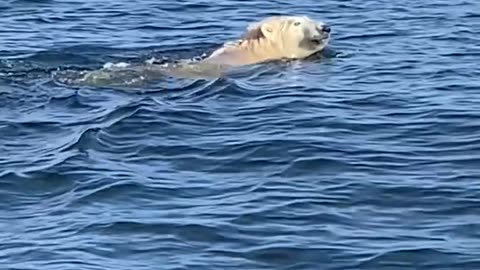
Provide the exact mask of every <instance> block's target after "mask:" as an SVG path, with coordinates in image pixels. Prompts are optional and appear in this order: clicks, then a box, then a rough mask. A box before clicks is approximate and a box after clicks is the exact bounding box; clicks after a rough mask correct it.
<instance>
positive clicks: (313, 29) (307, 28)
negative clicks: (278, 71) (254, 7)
mask: <svg viewBox="0 0 480 270" xmlns="http://www.w3.org/2000/svg"><path fill="white" fill-rule="evenodd" d="M330 31H331V29H330V27H329V26H328V25H327V24H325V23H323V22H316V21H314V20H312V19H310V18H309V17H307V16H272V17H267V18H265V19H263V20H261V21H259V22H257V23H254V24H251V25H249V26H248V27H247V29H246V32H245V33H243V35H242V36H241V37H240V39H239V40H238V41H236V42H233V43H226V44H225V45H224V46H223V47H222V48H220V49H217V50H216V51H214V52H213V53H212V54H211V55H210V56H208V57H207V58H206V59H204V60H202V61H201V62H203V63H209V64H219V65H227V66H241V65H249V64H257V63H262V62H266V61H271V60H281V59H302V58H306V57H308V56H311V55H312V54H315V53H317V52H319V51H321V50H323V49H324V48H325V47H326V46H327V44H328V41H329V38H330Z"/></svg>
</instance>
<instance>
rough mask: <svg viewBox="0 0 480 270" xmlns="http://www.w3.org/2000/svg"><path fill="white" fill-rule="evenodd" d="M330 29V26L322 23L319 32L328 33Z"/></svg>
mask: <svg viewBox="0 0 480 270" xmlns="http://www.w3.org/2000/svg"><path fill="white" fill-rule="evenodd" d="M331 31H332V28H330V26H329V25H327V24H324V25H322V27H321V28H320V32H325V33H330V32H331Z"/></svg>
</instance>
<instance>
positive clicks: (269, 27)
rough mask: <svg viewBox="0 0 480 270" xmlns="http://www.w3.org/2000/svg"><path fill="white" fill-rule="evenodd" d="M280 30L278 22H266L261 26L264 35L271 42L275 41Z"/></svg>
mask: <svg viewBox="0 0 480 270" xmlns="http://www.w3.org/2000/svg"><path fill="white" fill-rule="evenodd" d="M278 28H279V22H278V21H269V22H265V23H263V24H262V25H261V26H260V29H261V31H262V34H263V35H264V36H265V37H266V38H267V39H269V40H274V38H275V33H276V32H277V30H278Z"/></svg>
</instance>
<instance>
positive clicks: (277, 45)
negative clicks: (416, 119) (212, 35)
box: [63, 16, 330, 85]
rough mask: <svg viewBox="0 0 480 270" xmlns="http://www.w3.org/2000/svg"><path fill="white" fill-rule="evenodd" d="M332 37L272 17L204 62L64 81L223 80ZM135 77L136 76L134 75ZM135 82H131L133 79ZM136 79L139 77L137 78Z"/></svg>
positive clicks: (303, 19) (298, 19) (303, 52)
mask: <svg viewBox="0 0 480 270" xmlns="http://www.w3.org/2000/svg"><path fill="white" fill-rule="evenodd" d="M329 38H330V27H329V26H328V25H327V24H325V23H323V22H316V21H314V20H312V19H310V18H309V17H307V16H272V17H267V18H265V19H263V20H261V21H259V22H257V23H253V24H251V25H249V26H248V27H247V29H246V31H245V32H244V33H243V35H241V36H240V39H239V40H237V41H234V42H230V43H226V44H225V45H224V46H223V47H221V48H219V49H217V50H215V51H214V52H213V53H212V54H210V56H208V57H206V58H205V59H203V60H196V61H190V60H185V61H180V63H178V64H161V65H159V64H155V63H146V64H145V65H133V66H131V65H126V66H125V67H124V66H121V67H119V66H117V65H115V66H114V67H113V68H102V69H99V70H94V71H92V72H87V73H86V74H80V75H79V76H80V78H78V79H69V78H66V79H65V80H63V81H67V82H70V81H73V82H77V83H87V84H93V85H108V84H111V83H114V82H116V81H125V80H127V79H128V83H127V84H133V83H137V82H143V81H144V80H145V78H146V77H158V76H161V75H168V76H174V77H184V78H185V77H186V78H197V77H201V78H205V77H207V78H211V77H213V78H216V77H221V76H223V74H224V73H225V72H226V71H227V70H229V69H230V68H231V67H238V66H244V65H250V64H257V63H262V62H267V61H273V60H282V59H302V58H306V57H308V56H311V55H313V54H315V53H317V52H319V51H321V50H323V49H324V48H325V47H326V46H327V44H328V41H329ZM132 74H133V75H132ZM132 76H133V77H134V79H131V77H132ZM135 76H136V77H135Z"/></svg>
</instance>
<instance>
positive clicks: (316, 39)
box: [309, 35, 329, 46]
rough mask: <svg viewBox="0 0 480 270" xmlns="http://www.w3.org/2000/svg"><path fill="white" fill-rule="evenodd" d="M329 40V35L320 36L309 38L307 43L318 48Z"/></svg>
mask: <svg viewBox="0 0 480 270" xmlns="http://www.w3.org/2000/svg"><path fill="white" fill-rule="evenodd" d="M328 38H329V35H322V36H321V37H314V38H311V39H310V40H309V41H310V43H311V44H312V45H316V46H320V45H322V44H324V43H325V41H327V40H328Z"/></svg>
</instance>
